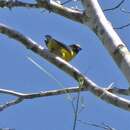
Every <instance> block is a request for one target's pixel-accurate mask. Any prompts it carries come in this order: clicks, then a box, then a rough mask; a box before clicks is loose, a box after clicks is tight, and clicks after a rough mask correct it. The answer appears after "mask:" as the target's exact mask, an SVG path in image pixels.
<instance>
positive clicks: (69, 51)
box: [45, 35, 81, 61]
mask: <svg viewBox="0 0 130 130" xmlns="http://www.w3.org/2000/svg"><path fill="white" fill-rule="evenodd" d="M45 38H46V39H45V43H46V46H47V48H48V50H49V51H50V52H52V53H54V54H55V55H57V56H59V57H61V58H62V59H64V60H66V61H71V60H72V59H73V58H74V57H75V56H76V55H77V54H78V52H79V51H80V50H81V47H80V45H79V44H72V45H68V46H67V45H65V44H64V43H62V42H59V41H57V40H56V39H54V38H52V37H51V36H50V35H45Z"/></svg>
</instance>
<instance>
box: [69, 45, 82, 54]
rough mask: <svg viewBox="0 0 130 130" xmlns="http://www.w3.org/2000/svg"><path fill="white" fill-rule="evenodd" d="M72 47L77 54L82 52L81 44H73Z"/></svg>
mask: <svg viewBox="0 0 130 130" xmlns="http://www.w3.org/2000/svg"><path fill="white" fill-rule="evenodd" d="M71 47H72V49H73V50H74V51H75V52H77V53H78V52H79V51H81V50H82V48H81V47H80V45H79V44H73V45H71Z"/></svg>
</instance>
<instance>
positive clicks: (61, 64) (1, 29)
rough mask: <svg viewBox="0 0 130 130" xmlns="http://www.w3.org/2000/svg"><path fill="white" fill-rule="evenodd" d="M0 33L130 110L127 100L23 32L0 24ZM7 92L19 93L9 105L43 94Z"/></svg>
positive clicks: (106, 98)
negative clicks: (97, 82) (97, 83)
mask: <svg viewBox="0 0 130 130" xmlns="http://www.w3.org/2000/svg"><path fill="white" fill-rule="evenodd" d="M0 33H2V34H4V35H7V36H8V37H10V38H13V39H15V40H17V41H19V42H20V43H21V44H23V45H24V46H26V47H27V49H31V50H32V51H33V52H35V53H36V54H38V55H40V56H41V57H43V58H45V59H46V60H47V61H49V62H51V63H52V64H54V65H55V66H57V67H58V68H60V69H61V70H63V71H65V72H66V73H67V74H69V75H70V76H71V77H73V78H74V79H75V80H77V81H78V82H80V81H81V80H82V81H83V85H82V88H83V89H86V90H88V91H90V92H91V93H93V94H94V95H95V96H97V97H99V98H100V99H102V100H104V101H106V102H108V103H110V104H112V105H114V106H117V107H119V108H122V109H124V110H127V111H130V101H129V100H126V99H124V98H121V97H118V96H116V95H114V94H112V93H110V92H108V91H107V90H106V89H104V88H101V87H99V86H98V85H96V84H95V83H94V82H93V81H91V80H90V79H89V78H88V77H86V76H84V75H83V74H82V73H81V72H80V71H79V70H78V69H76V68H75V67H73V66H72V65H70V64H69V63H68V62H66V61H64V60H63V59H61V58H60V57H57V56H56V55H54V54H52V53H51V52H49V51H48V50H46V49H44V47H42V46H39V45H38V44H37V43H36V42H35V41H33V40H32V39H31V38H29V37H25V36H24V35H23V34H21V33H19V32H17V31H15V30H14V29H11V28H9V27H7V26H5V25H3V24H0ZM80 89H81V88H80ZM4 93H7V91H4ZM9 94H13V95H15V96H18V95H19V94H20V96H18V99H16V100H15V101H12V103H9V106H10V104H11V105H12V104H15V103H18V102H21V101H22V100H23V99H24V98H26V99H30V98H35V97H40V96H41V95H42V96H43V93H41V92H40V93H38V94H37V93H36V94H33V97H32V95H30V94H29V95H28V94H27V95H25V94H24V95H22V94H21V93H13V91H9ZM44 94H45V93H44ZM34 95H35V96H34ZM19 98H20V99H19ZM6 106H8V105H6Z"/></svg>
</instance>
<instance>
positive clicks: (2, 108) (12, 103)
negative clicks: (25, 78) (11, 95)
mask: <svg viewBox="0 0 130 130" xmlns="http://www.w3.org/2000/svg"><path fill="white" fill-rule="evenodd" d="M23 100H24V99H23V98H16V99H15V100H12V101H9V102H7V103H5V104H3V105H0V111H3V110H4V109H6V108H8V107H10V106H14V105H16V104H18V103H20V102H22V101H23Z"/></svg>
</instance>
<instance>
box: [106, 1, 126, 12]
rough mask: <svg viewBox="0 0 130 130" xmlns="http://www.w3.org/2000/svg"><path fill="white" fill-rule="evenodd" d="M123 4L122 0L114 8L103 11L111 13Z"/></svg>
mask: <svg viewBox="0 0 130 130" xmlns="http://www.w3.org/2000/svg"><path fill="white" fill-rule="evenodd" d="M124 2H125V0H122V1H121V2H120V3H119V4H118V5H116V6H115V7H113V8H109V9H104V10H103V11H104V12H106V11H113V10H115V9H117V8H119V7H120V6H121V5H122V4H123V3H124Z"/></svg>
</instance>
